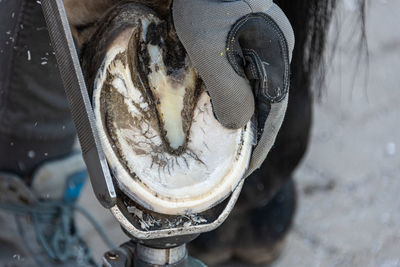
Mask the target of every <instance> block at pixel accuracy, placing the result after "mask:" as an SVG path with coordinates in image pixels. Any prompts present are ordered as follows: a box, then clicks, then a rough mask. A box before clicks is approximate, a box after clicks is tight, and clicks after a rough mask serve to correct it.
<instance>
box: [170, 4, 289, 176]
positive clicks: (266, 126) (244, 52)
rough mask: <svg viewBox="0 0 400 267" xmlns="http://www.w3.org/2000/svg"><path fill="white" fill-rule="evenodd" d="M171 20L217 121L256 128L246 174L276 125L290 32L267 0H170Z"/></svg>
mask: <svg viewBox="0 0 400 267" xmlns="http://www.w3.org/2000/svg"><path fill="white" fill-rule="evenodd" d="M173 20H174V25H175V29H176V32H177V34H178V37H179V39H180V40H181V42H182V44H183V45H184V47H185V49H186V50H187V52H188V54H189V57H190V60H191V61H192V64H193V66H194V67H195V68H196V69H197V71H198V73H199V75H200V76H201V78H202V79H203V81H204V83H205V85H206V88H207V90H208V92H209V94H210V97H211V101H212V104H213V109H214V112H215V116H216V118H217V120H218V121H219V122H220V123H221V124H222V125H224V126H225V127H228V128H239V127H243V126H244V125H246V123H247V122H248V121H249V120H250V119H251V118H252V117H253V116H254V117H253V118H254V122H255V124H256V127H257V136H256V138H255V139H256V140H255V141H256V147H255V148H254V150H253V154H252V158H251V161H250V166H249V169H248V171H247V174H246V176H248V175H249V174H251V173H252V172H253V171H254V170H255V169H257V168H259V167H260V165H261V164H262V162H263V161H264V160H265V158H266V156H267V154H268V152H269V150H270V149H271V147H272V145H273V143H274V142H275V138H276V135H277V134H278V131H279V128H280V127H281V124H282V121H283V118H284V115H285V111H286V107H287V94H288V89H289V76H290V74H289V72H290V69H289V67H290V66H289V64H290V60H291V56H292V51H293V47H294V34H293V30H292V28H291V26H290V23H289V21H288V19H287V18H286V16H285V15H284V13H283V11H282V10H281V9H280V8H279V7H278V6H277V5H275V4H274V3H273V2H272V0H174V2H173Z"/></svg>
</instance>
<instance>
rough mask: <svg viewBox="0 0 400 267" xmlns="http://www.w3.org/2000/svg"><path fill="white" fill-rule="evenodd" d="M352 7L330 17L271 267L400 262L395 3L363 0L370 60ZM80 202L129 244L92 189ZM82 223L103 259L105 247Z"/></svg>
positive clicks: (399, 66) (399, 43) (347, 3)
mask: <svg viewBox="0 0 400 267" xmlns="http://www.w3.org/2000/svg"><path fill="white" fill-rule="evenodd" d="M356 1H357V0H343V1H341V2H340V4H339V7H338V9H337V12H336V14H335V17H334V19H333V23H332V27H331V31H330V38H329V41H328V49H327V55H326V58H327V62H328V65H327V71H328V74H327V81H326V87H327V88H325V89H323V90H322V94H321V96H320V97H319V98H318V97H315V105H314V123H313V130H312V135H311V145H310V147H309V150H308V153H307V155H306V157H305V159H304V160H303V163H302V164H301V167H300V168H299V169H298V170H297V172H296V174H295V177H296V181H297V189H298V190H297V191H298V208H297V214H296V217H295V221H294V225H293V227H292V230H291V232H290V234H289V236H288V240H287V244H286V249H285V250H284V252H283V254H282V256H281V257H280V259H279V260H278V261H277V262H276V263H275V264H274V266H275V267H281V266H282V267H283V266H307V267H313V266H380V267H395V266H400V127H399V125H400V85H399V84H400V30H399V28H400V1H399V0H369V1H368V6H367V14H366V15H367V16H366V18H367V19H366V22H367V25H366V34H367V44H368V53H369V55H368V59H367V58H366V57H365V52H364V54H363V52H360V48H359V46H358V41H359V35H358V32H359V26H358V25H356V21H355V17H356ZM316 89H317V88H316ZM80 204H81V205H83V206H84V207H86V208H87V209H89V210H90V211H91V212H92V213H93V214H96V216H97V215H98V217H97V218H98V219H99V220H100V223H101V224H102V226H103V227H104V228H105V230H106V231H107V232H108V233H109V235H110V237H111V238H112V240H114V242H115V243H117V244H120V243H123V242H125V241H126V240H127V238H126V236H125V235H124V234H122V231H121V230H120V227H119V225H118V224H117V222H116V220H115V219H114V218H113V217H112V216H111V214H110V213H109V212H108V211H107V210H105V209H103V208H102V207H101V206H100V204H99V203H98V202H97V200H96V199H95V198H94V195H93V193H92V189H91V187H90V185H89V184H87V185H86V188H85V192H84V193H83V197H82V199H81V203H80ZM80 220H81V223H80V225H81V226H82V232H83V235H84V237H85V238H86V239H87V240H88V242H89V245H90V246H91V247H92V249H93V252H94V254H95V257H96V258H100V257H101V256H102V254H103V252H104V251H106V250H107V248H106V246H105V245H103V243H102V241H101V239H100V238H99V237H98V235H97V234H96V232H95V231H94V229H93V228H92V227H91V226H90V225H89V224H88V223H87V222H86V221H84V220H83V219H82V218H80Z"/></svg>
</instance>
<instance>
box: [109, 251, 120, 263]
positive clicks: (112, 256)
mask: <svg viewBox="0 0 400 267" xmlns="http://www.w3.org/2000/svg"><path fill="white" fill-rule="evenodd" d="M106 257H107V258H108V259H110V260H112V261H115V260H118V259H119V254H118V253H116V252H114V251H109V252H107V254H106Z"/></svg>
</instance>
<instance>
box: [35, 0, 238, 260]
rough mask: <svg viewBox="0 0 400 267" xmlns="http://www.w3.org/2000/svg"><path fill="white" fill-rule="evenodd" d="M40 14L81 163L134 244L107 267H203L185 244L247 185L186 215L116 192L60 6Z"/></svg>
mask: <svg viewBox="0 0 400 267" xmlns="http://www.w3.org/2000/svg"><path fill="white" fill-rule="evenodd" d="M41 3H42V8H43V11H44V15H45V18H46V22H47V26H48V29H49V33H50V37H51V41H52V43H53V47H54V50H55V54H56V58H57V62H58V67H59V70H60V72H61V77H62V80H63V83H64V87H65V92H66V95H67V98H68V101H69V104H70V107H71V113H72V118H73V120H74V123H75V126H76V129H77V133H78V137H79V141H80V144H81V147H82V154H83V158H84V160H85V162H86V165H87V168H88V172H89V175H90V179H91V184H92V186H93V190H94V192H95V194H96V197H97V199H98V200H99V201H100V203H101V204H102V205H103V206H104V207H105V208H107V209H110V210H111V212H112V213H113V215H114V216H115V217H116V219H117V220H118V221H119V223H120V224H121V227H122V230H123V231H124V232H125V233H126V234H127V235H128V236H129V237H130V238H131V241H130V242H128V243H125V244H123V245H121V246H120V247H119V248H117V249H114V250H111V251H109V252H107V253H105V254H104V257H103V265H104V266H135V267H139V266H143V267H147V266H177V267H178V266H179V267H181V266H182V267H183V266H191V267H195V266H205V265H204V264H203V263H201V262H200V261H198V260H196V259H193V258H191V257H190V256H188V253H187V250H186V244H187V243H188V242H190V241H192V240H193V239H195V238H196V237H197V236H198V235H199V234H200V233H203V232H207V231H211V230H213V229H215V228H217V227H218V226H220V225H221V224H222V222H223V221H224V220H225V219H226V218H227V216H228V215H229V213H230V212H231V210H232V208H233V206H234V204H235V202H236V200H237V198H238V196H239V193H240V191H241V188H242V185H243V181H242V182H240V184H239V185H238V186H237V187H236V189H235V190H234V191H233V193H232V194H231V195H230V197H229V198H228V199H226V200H225V201H223V202H222V203H220V204H218V205H216V206H215V207H213V208H211V209H209V210H207V211H204V212H201V213H198V214H188V215H165V214H159V213H156V212H152V211H149V210H146V209H145V208H143V207H142V206H141V205H139V204H138V203H135V202H134V201H132V200H130V199H129V198H128V197H127V196H126V195H125V194H124V193H123V192H121V191H119V190H116V189H117V188H114V184H113V181H112V177H111V174H110V170H109V167H108V165H107V162H106V157H105V155H104V152H103V149H102V147H101V145H100V141H99V135H98V132H97V129H96V125H95V123H94V114H93V109H92V107H91V103H90V100H89V96H88V93H87V89H86V85H85V81H84V78H83V74H82V70H81V66H80V63H79V60H78V56H77V52H76V49H75V45H74V41H73V38H72V35H71V30H70V27H69V24H68V19H67V16H66V13H65V9H64V4H63V1H62V0H42V2H41Z"/></svg>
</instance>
